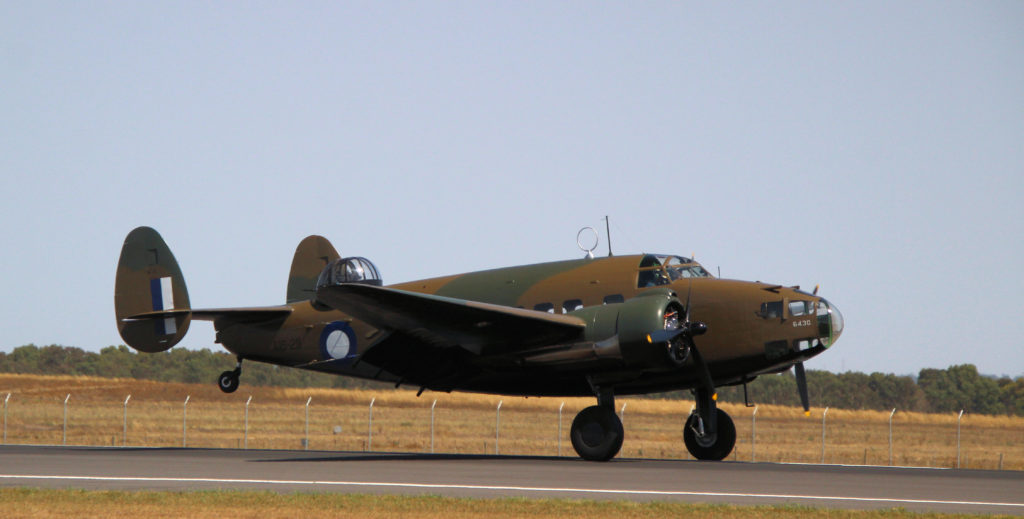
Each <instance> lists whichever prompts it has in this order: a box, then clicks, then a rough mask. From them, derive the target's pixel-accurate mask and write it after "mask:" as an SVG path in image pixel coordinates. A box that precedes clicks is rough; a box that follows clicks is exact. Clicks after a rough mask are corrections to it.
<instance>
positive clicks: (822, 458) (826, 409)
mask: <svg viewBox="0 0 1024 519" xmlns="http://www.w3.org/2000/svg"><path fill="white" fill-rule="evenodd" d="M826 416H828V407H826V408H825V412H823V413H821V464H822V465H824V464H825V417H826Z"/></svg>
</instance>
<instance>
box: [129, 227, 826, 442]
mask: <svg viewBox="0 0 1024 519" xmlns="http://www.w3.org/2000/svg"><path fill="white" fill-rule="evenodd" d="M815 292H817V289H815ZM114 307H115V311H116V314H117V327H118V331H119V332H120V334H121V337H122V338H123V339H124V341H125V342H126V343H127V344H128V345H130V346H131V347H133V348H135V349H136V350H139V351H143V352H150V353H154V352H161V351H165V350H168V349H169V348H171V347H172V346H174V345H175V344H176V343H178V341H180V340H181V339H182V337H184V335H185V332H186V331H188V327H189V323H190V322H191V321H192V320H193V319H199V320H204V321H213V326H214V328H215V329H216V332H217V336H216V337H217V338H216V342H218V343H220V344H222V345H223V346H224V347H225V348H227V350H228V351H230V352H232V353H234V354H235V355H237V357H238V364H237V367H236V368H235V369H234V370H233V371H225V372H224V373H223V374H221V376H220V378H219V385H220V388H221V389H222V390H223V391H225V392H227V393H230V392H233V391H235V389H237V388H238V385H239V377H240V375H241V371H242V361H243V360H254V361H258V362H266V363H270V364H278V365H282V366H290V367H294V368H301V369H309V370H314V371H321V372H327V373H334V374H338V375H347V376H353V377H360V378H366V379H372V380H381V381H389V382H393V383H395V384H396V385H401V384H407V385H413V386H416V387H418V388H419V389H420V392H422V391H423V390H426V389H430V390H432V391H446V392H447V391H473V392H481V393H494V394H502V395H522V396H588V395H590V396H595V397H597V405H595V406H591V407H588V408H586V409H584V410H582V411H580V413H579V414H578V415H576V418H575V419H574V420H573V423H572V429H571V439H572V445H573V447H574V448H575V450H576V452H577V453H578V454H579V455H580V456H581V457H582V458H584V459H587V460H600V461H604V460H608V459H611V458H612V457H614V456H615V455H616V454H617V453H618V452H619V449H620V448H621V446H622V440H623V435H624V433H623V428H622V422H621V421H620V420H619V417H618V416H617V415H616V413H615V410H614V407H615V404H614V398H615V395H616V394H619V395H630V394H641V393H651V392H660V391H671V390H678V389H691V390H692V391H693V393H694V395H695V400H696V406H695V411H694V412H692V413H691V414H690V416H689V418H688V419H687V420H686V424H685V426H684V428H683V439H684V442H685V443H686V448H687V450H689V451H690V453H691V454H693V456H694V457H696V458H698V459H702V460H722V459H724V458H725V457H726V456H728V455H729V453H730V452H731V451H732V449H733V446H734V445H735V443H736V429H735V427H734V425H733V422H732V419H731V418H729V415H728V414H726V413H725V412H724V411H722V410H721V409H718V408H717V407H716V400H717V393H716V389H715V388H717V387H721V386H729V385H738V384H744V385H745V384H746V383H747V382H749V381H751V380H753V379H754V378H755V377H757V376H758V375H762V374H768V373H779V372H782V371H785V370H788V369H789V368H790V367H793V366H795V368H796V369H795V373H796V379H797V384H798V388H799V390H800V396H801V400H802V402H803V405H804V409H805V410H807V409H808V401H807V383H806V379H805V376H804V371H803V361H805V360H807V359H809V358H811V357H813V356H815V355H817V354H819V353H821V352H823V351H825V349H826V348H828V347H829V346H831V345H832V344H833V343H834V342H835V341H836V339H837V338H838V337H839V334H840V333H841V332H842V330H843V319H842V316H841V314H840V313H839V311H838V310H837V309H836V307H835V306H833V305H832V304H831V303H829V302H828V301H826V300H825V299H824V298H822V297H819V296H817V295H816V294H814V293H807V292H803V291H801V290H799V289H798V287H784V286H781V285H771V284H765V283H761V282H749V281H735V280H727V279H717V278H714V277H712V276H711V275H710V274H709V273H708V272H707V271H706V270H705V269H704V268H703V267H702V266H701V265H699V264H698V263H697V262H695V261H693V260H692V259H690V258H685V257H682V256H672V255H659V254H640V255H631V256H611V255H610V252H609V257H600V258H593V257H591V256H590V255H588V257H587V258H584V259H576V260H568V261H557V262H552V263H539V264H536V265H525V266H518V267H507V268H499V269H494V270H486V271H481V272H472V273H469V274H457V275H452V276H445V277H439V278H432V279H424V280H421V281H411V282H408V283H400V284H397V285H390V286H387V287H385V286H383V283H382V281H381V278H380V275H379V273H378V271H377V269H376V267H375V266H374V265H373V264H372V263H371V262H370V261H369V260H367V259H365V258H361V257H347V258H342V257H340V256H339V255H338V253H337V252H336V251H335V249H334V247H333V246H331V244H330V242H328V241H327V240H326V239H325V238H323V237H321V236H309V237H307V238H306V239H304V240H302V242H300V243H299V246H298V248H297V249H296V250H295V256H294V258H293V260H292V267H291V274H290V276H289V278H288V288H287V299H286V304H284V305H281V306H269V307H252V308H225V309H202V310H198V309H192V308H191V307H190V305H189V299H188V291H187V290H186V288H185V279H184V278H183V277H182V274H181V270H180V269H179V267H178V263H177V261H175V259H174V255H173V254H171V250H170V249H169V248H168V247H167V244H166V243H164V240H163V239H162V238H161V237H160V235H159V234H158V233H157V232H156V231H155V230H153V229H151V228H149V227H139V228H137V229H135V230H133V231H132V232H131V233H129V234H128V236H127V238H125V241H124V246H123V248H122V249H121V257H120V261H119V263H118V267H117V280H116V285H115V289H114Z"/></svg>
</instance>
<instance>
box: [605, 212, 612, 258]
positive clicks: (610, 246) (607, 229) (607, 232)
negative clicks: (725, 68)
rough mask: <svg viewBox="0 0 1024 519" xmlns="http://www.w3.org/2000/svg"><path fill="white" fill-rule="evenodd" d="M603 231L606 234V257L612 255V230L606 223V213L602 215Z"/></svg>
mask: <svg viewBox="0 0 1024 519" xmlns="http://www.w3.org/2000/svg"><path fill="white" fill-rule="evenodd" d="M604 232H605V234H606V236H608V257H609V258H610V257H611V256H612V231H611V227H610V226H609V224H608V215H604Z"/></svg>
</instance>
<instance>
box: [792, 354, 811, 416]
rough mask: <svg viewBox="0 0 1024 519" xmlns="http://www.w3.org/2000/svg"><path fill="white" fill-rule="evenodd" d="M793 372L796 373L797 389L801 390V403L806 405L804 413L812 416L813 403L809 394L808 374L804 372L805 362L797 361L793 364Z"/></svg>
mask: <svg viewBox="0 0 1024 519" xmlns="http://www.w3.org/2000/svg"><path fill="white" fill-rule="evenodd" d="M793 374H795V375H796V389H797V390H798V391H799V392H800V403H801V404H802V405H803V406H804V414H805V415H807V416H811V403H810V398H808V396H807V374H806V373H804V363H803V362H797V363H796V364H795V365H794V366H793Z"/></svg>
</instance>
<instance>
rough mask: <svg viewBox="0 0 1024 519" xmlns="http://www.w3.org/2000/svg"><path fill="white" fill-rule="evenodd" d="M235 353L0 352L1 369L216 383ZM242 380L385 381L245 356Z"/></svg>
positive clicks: (295, 383)
mask: <svg viewBox="0 0 1024 519" xmlns="http://www.w3.org/2000/svg"><path fill="white" fill-rule="evenodd" d="M234 367H235V357H234V356H233V355H231V354H229V353H225V352H213V351H210V350H209V349H205V348H204V349H202V350H198V351H195V350H186V349H184V348H172V349H171V350H170V351H166V352H163V353H146V354H138V353H135V352H134V351H133V350H131V349H129V348H128V347H127V346H108V347H106V348H103V349H102V350H100V352H99V353H93V352H87V351H84V350H82V349H81V348H75V347H69V346H57V345H50V346H36V345H34V344H29V345H26V346H19V347H17V348H14V350H13V351H11V352H10V353H3V352H0V372H4V373H25V374H35V375H89V376H96V377H121V378H138V379H147V380H159V381H163V382H189V383H210V384H214V383H216V380H217V376H218V375H220V373H221V372H222V371H225V370H229V369H234ZM242 376H243V380H244V381H245V383H246V384H252V385H255V386H280V387H346V388H362V387H390V385H389V384H382V383H379V382H372V381H366V380H361V379H355V378H351V377H338V376H334V375H328V374H326V373H316V372H312V371H305V370H300V369H291V368H284V367H278V366H271V365H268V364H262V363H259V362H249V363H246V364H245V366H244V374H243V375H242Z"/></svg>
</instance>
